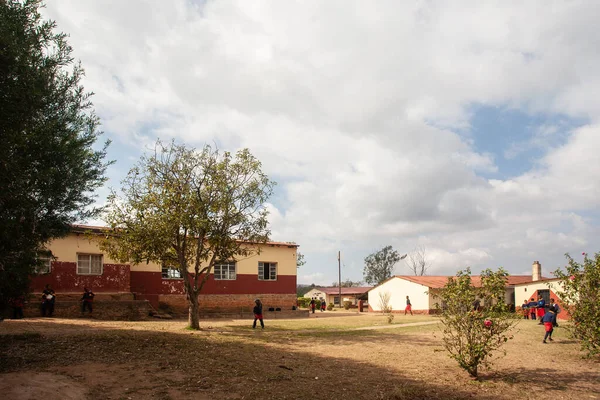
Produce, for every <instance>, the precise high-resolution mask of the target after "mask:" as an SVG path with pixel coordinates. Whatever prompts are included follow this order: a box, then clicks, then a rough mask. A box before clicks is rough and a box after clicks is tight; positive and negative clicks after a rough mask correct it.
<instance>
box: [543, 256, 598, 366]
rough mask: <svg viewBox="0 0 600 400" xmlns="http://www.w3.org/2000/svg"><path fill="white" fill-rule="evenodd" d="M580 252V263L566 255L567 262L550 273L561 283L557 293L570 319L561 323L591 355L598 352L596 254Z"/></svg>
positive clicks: (595, 354)
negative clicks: (567, 263) (581, 260)
mask: <svg viewBox="0 0 600 400" xmlns="http://www.w3.org/2000/svg"><path fill="white" fill-rule="evenodd" d="M583 255H584V259H583V264H580V263H578V262H577V261H575V260H574V259H573V258H572V257H571V256H570V255H568V254H566V257H567V260H568V261H569V265H567V266H566V267H565V269H564V270H563V269H558V270H556V271H554V275H555V276H556V277H557V278H559V279H560V283H561V285H560V286H561V290H559V291H558V292H557V295H558V296H559V297H560V299H561V302H562V304H563V307H564V308H565V311H566V312H568V313H569V315H570V316H571V321H572V324H565V325H564V326H565V327H566V328H567V329H568V330H569V331H570V333H571V334H572V335H573V337H574V338H576V339H577V340H579V341H580V342H581V347H582V349H583V350H584V351H586V352H587V355H588V356H590V357H592V356H597V355H600V253H596V254H595V255H594V256H593V257H590V256H588V254H587V253H584V254H583ZM561 326H562V325H561Z"/></svg>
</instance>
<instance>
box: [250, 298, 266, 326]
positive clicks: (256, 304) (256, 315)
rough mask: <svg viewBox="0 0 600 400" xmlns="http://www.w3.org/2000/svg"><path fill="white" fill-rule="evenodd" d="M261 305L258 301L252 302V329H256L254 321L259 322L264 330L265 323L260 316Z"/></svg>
mask: <svg viewBox="0 0 600 400" xmlns="http://www.w3.org/2000/svg"><path fill="white" fill-rule="evenodd" d="M262 309H263V306H262V303H261V301H260V300H259V299H256V300H254V309H253V310H252V311H253V312H254V323H253V324H252V329H256V321H257V320H259V321H260V327H261V328H262V329H265V323H264V322H263V315H262Z"/></svg>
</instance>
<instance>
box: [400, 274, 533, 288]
mask: <svg viewBox="0 0 600 400" xmlns="http://www.w3.org/2000/svg"><path fill="white" fill-rule="evenodd" d="M395 278H400V279H404V280H406V281H410V282H414V283H418V284H419V285H423V286H427V287H430V288H432V289H441V288H443V287H444V286H446V284H447V283H448V278H453V276H446V275H437V276H435V275H431V276H428V275H424V276H414V275H396V276H395ZM471 282H472V283H473V286H477V287H478V286H481V276H480V275H472V276H471ZM527 282H531V275H509V276H507V285H509V286H510V285H518V284H521V283H527Z"/></svg>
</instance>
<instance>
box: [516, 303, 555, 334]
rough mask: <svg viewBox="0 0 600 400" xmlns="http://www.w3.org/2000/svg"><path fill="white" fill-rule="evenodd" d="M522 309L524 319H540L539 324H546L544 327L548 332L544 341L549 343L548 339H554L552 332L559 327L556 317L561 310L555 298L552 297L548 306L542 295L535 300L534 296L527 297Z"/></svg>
mask: <svg viewBox="0 0 600 400" xmlns="http://www.w3.org/2000/svg"><path fill="white" fill-rule="evenodd" d="M521 310H522V311H523V318H524V319H532V320H536V319H539V321H540V322H539V323H538V325H544V329H545V331H546V334H545V335H544V341H543V342H544V343H547V341H546V340H550V341H553V339H552V333H553V332H554V328H555V327H558V323H557V321H556V318H557V315H558V313H560V311H561V310H560V307H559V306H558V304H557V303H556V301H555V300H554V299H550V305H549V306H548V307H547V308H546V301H545V300H544V298H543V297H542V296H539V297H538V301H535V298H534V297H532V298H531V300H529V301H527V299H525V300H523V305H522V306H521Z"/></svg>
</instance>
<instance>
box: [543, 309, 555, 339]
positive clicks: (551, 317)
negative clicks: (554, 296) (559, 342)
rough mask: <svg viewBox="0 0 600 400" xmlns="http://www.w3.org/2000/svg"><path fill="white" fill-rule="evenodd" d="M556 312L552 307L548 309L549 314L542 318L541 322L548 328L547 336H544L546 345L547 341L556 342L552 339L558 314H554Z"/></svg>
mask: <svg viewBox="0 0 600 400" xmlns="http://www.w3.org/2000/svg"><path fill="white" fill-rule="evenodd" d="M554 311H556V310H555V309H554V307H550V308H549V309H548V312H547V313H546V314H544V316H543V317H542V320H541V322H542V323H543V324H544V328H546V335H545V336H544V343H547V342H546V339H548V340H550V341H551V342H552V341H554V340H553V339H552V332H553V331H554V323H555V322H556V314H555V313H554Z"/></svg>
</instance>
